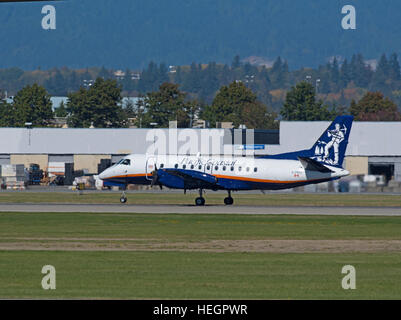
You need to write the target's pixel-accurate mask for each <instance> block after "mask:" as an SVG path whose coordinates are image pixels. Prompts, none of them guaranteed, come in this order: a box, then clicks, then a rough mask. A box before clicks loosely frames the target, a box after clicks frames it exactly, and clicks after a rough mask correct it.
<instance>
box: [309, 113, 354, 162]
mask: <svg viewBox="0 0 401 320" xmlns="http://www.w3.org/2000/svg"><path fill="white" fill-rule="evenodd" d="M352 120H353V117H352V116H338V117H337V118H336V119H335V120H334V121H333V122H332V123H331V124H330V126H329V127H328V128H327V129H326V130H325V131H324V132H323V134H322V136H321V137H320V138H319V140H318V141H317V142H316V143H315V145H314V146H313V147H312V149H311V150H310V152H311V158H312V159H314V160H316V161H319V162H322V163H324V164H327V165H332V166H339V167H340V166H342V164H343V160H344V156H345V150H346V148H347V144H348V138H349V134H350V132H351V126H352Z"/></svg>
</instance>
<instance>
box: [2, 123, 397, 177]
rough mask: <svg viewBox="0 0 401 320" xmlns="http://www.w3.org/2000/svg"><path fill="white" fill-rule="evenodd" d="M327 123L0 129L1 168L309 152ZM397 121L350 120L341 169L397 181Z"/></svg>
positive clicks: (92, 169)
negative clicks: (140, 157) (134, 157)
mask: <svg viewBox="0 0 401 320" xmlns="http://www.w3.org/2000/svg"><path fill="white" fill-rule="evenodd" d="M329 124H330V122H327V121H316V122H301V121H281V122H280V129H279V130H239V129H238V130H237V129H235V130H230V129H133V128H132V129H131V128H130V129H72V128H66V129H62V128H0V165H1V164H24V165H25V166H26V167H28V166H29V164H31V163H36V164H39V166H40V167H41V169H43V170H46V168H47V166H48V163H49V162H65V163H73V164H74V170H84V171H85V172H86V173H89V174H97V173H98V164H99V163H100V161H101V159H109V160H110V162H111V163H115V162H117V161H119V160H120V159H121V158H122V157H124V156H125V155H127V154H130V153H138V154H142V153H150V154H151V153H153V152H155V153H159V154H192V155H196V154H197V153H198V152H200V153H201V155H202V156H203V155H208V154H213V155H220V154H226V155H231V154H234V155H237V156H244V155H247V156H252V155H272V154H278V153H284V152H291V151H296V150H301V149H309V148H311V146H312V145H313V144H314V143H315V141H316V140H317V139H318V138H319V137H320V136H321V134H322V133H323V132H324V130H325V129H326V128H327V127H328V126H329ZM400 137H401V122H354V123H353V126H352V131H351V135H350V138H349V144H348V148H347V152H346V160H345V168H346V169H347V170H349V171H350V172H351V174H352V175H365V174H380V175H385V176H386V178H387V180H395V181H398V182H401V139H400Z"/></svg>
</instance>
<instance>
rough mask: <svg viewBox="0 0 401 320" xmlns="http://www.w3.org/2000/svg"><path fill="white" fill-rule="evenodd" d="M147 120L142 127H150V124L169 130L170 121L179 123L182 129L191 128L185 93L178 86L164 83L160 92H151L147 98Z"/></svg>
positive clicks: (145, 100) (145, 101)
mask: <svg viewBox="0 0 401 320" xmlns="http://www.w3.org/2000/svg"><path fill="white" fill-rule="evenodd" d="M144 104H145V106H146V115H147V117H146V119H144V120H143V122H142V126H147V127H149V126H150V123H151V122H153V123H157V125H156V127H159V128H168V127H169V121H174V120H176V121H177V125H178V127H180V128H187V127H188V126H189V122H190V117H189V115H188V112H187V111H188V110H187V104H186V102H185V93H183V92H181V91H180V90H179V88H178V85H177V84H173V83H168V82H165V83H163V84H162V85H161V86H160V88H159V90H158V91H155V92H150V93H148V94H147V95H146V96H145V99H144Z"/></svg>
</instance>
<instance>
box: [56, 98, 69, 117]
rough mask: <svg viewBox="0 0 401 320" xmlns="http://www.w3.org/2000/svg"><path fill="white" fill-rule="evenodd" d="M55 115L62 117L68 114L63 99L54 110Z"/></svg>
mask: <svg viewBox="0 0 401 320" xmlns="http://www.w3.org/2000/svg"><path fill="white" fill-rule="evenodd" d="M54 115H55V116H56V117H62V118H63V117H66V116H67V115H68V112H67V109H66V107H65V105H64V102H63V101H61V102H60V105H59V106H58V107H57V108H56V109H55V110H54Z"/></svg>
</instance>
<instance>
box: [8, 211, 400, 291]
mask: <svg viewBox="0 0 401 320" xmlns="http://www.w3.org/2000/svg"><path fill="white" fill-rule="evenodd" d="M23 237H26V238H30V237H31V238H34V237H37V238H46V237H53V238H66V239H67V240H68V238H74V237H77V238H91V237H92V238H99V239H102V238H103V239H106V238H119V239H124V238H135V239H140V240H141V241H145V242H147V241H149V242H151V241H152V239H158V240H162V241H166V242H169V241H171V242H174V241H193V242H195V241H207V240H217V239H233V240H236V239H243V240H246V239H249V240H254V239H316V240H319V239H373V240H374V239H401V218H400V217H350V216H265V215H262V216H261V215H213V214H211V215H179V214H173V215H146V214H120V213H119V214H113V213H110V214H104V213H95V214H94V213H7V212H5V213H0V244H1V242H7V241H14V240H12V239H17V238H20V239H21V238H23ZM18 241H23V240H18ZM24 241H27V242H28V241H30V240H24ZM43 241H44V240H42V242H43ZM47 264H50V265H53V266H55V268H56V271H57V289H56V290H53V291H45V290H43V289H42V288H41V280H42V277H43V275H42V274H41V269H42V267H43V266H44V265H47ZM347 264H351V265H353V266H355V268H356V271H357V289H356V290H343V289H342V288H341V279H342V277H343V276H344V275H342V274H341V268H342V266H344V265H347ZM400 271H401V253H398V252H392V253H383V252H382V253H379V252H377V253H369V254H366V253H297V254H279V253H249V252H224V253H213V252H179V251H171V252H166V251H130V252H128V251H108V252H106V251H96V252H95V251H23V250H16V251H0V298H137V299H400V298H401V272H400Z"/></svg>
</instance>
